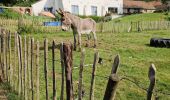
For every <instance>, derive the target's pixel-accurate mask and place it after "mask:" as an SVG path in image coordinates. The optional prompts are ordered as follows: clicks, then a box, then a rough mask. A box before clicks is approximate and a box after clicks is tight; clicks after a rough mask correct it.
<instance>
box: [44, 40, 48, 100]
mask: <svg viewBox="0 0 170 100" xmlns="http://www.w3.org/2000/svg"><path fill="white" fill-rule="evenodd" d="M47 59H48V40H47V39H45V40H44V76H45V90H46V100H48V77H47V75H48V63H47V62H48V60H47Z"/></svg>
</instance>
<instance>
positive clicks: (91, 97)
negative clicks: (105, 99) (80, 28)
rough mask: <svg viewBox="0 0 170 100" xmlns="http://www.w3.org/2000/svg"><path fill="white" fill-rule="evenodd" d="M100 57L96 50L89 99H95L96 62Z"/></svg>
mask: <svg viewBox="0 0 170 100" xmlns="http://www.w3.org/2000/svg"><path fill="white" fill-rule="evenodd" d="M98 58H99V53H98V52H96V53H95V54H94V61H93V70H92V79H91V86H90V97H89V100H94V86H95V75H96V69H97V68H96V64H97V60H98Z"/></svg>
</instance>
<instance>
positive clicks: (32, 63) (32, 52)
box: [31, 38, 34, 100]
mask: <svg viewBox="0 0 170 100" xmlns="http://www.w3.org/2000/svg"><path fill="white" fill-rule="evenodd" d="M33 67H34V38H32V39H31V97H32V99H31V100H34V80H33Z"/></svg>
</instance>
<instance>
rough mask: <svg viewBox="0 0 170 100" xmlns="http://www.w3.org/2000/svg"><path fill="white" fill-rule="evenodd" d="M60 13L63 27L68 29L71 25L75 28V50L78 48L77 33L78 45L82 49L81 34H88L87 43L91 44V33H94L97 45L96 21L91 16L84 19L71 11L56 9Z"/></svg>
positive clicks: (87, 44)
mask: <svg viewBox="0 0 170 100" xmlns="http://www.w3.org/2000/svg"><path fill="white" fill-rule="evenodd" d="M56 11H57V13H58V14H60V15H61V23H62V25H61V28H62V30H63V31H67V30H68V29H69V28H70V27H71V29H72V30H73V35H74V50H76V34H78V45H79V47H80V49H81V35H82V34H87V38H88V40H87V43H86V46H87V47H88V46H89V39H90V37H89V36H90V35H89V34H90V33H91V32H92V33H93V36H94V47H96V43H97V37H96V33H95V31H96V22H95V21H94V20H93V19H91V18H85V19H82V18H80V17H78V16H75V15H73V14H71V13H69V12H65V11H63V10H61V9H60V8H59V10H56Z"/></svg>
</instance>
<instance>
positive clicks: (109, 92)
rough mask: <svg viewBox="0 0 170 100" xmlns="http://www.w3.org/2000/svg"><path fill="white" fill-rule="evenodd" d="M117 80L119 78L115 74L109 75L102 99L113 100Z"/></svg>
mask: <svg viewBox="0 0 170 100" xmlns="http://www.w3.org/2000/svg"><path fill="white" fill-rule="evenodd" d="M119 81H120V79H119V77H118V76H117V75H116V74H111V75H110V77H109V81H108V84H107V88H106V91H105V95H104V98H103V100H114V98H115V95H116V88H117V86H118V83H119Z"/></svg>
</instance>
